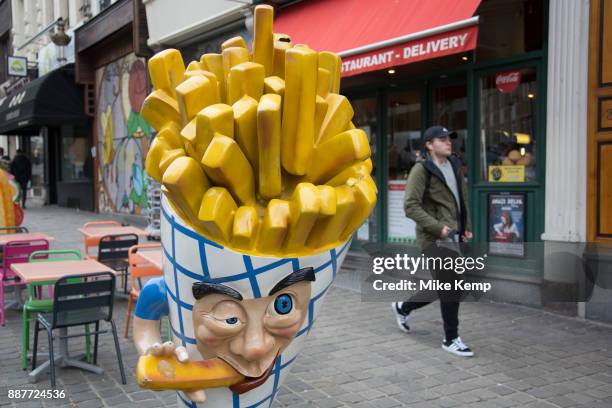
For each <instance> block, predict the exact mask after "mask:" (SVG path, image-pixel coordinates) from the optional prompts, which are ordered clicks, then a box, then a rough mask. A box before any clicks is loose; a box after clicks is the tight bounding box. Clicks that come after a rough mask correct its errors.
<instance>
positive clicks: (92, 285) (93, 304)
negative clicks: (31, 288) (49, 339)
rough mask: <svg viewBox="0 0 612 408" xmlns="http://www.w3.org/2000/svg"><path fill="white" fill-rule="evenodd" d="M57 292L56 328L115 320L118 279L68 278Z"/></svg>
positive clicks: (107, 274)
mask: <svg viewBox="0 0 612 408" xmlns="http://www.w3.org/2000/svg"><path fill="white" fill-rule="evenodd" d="M53 292H54V293H53V320H52V327H53V328H57V327H68V326H74V325H81V324H88V323H93V322H96V321H98V320H106V321H110V320H111V319H112V318H113V300H114V297H115V275H114V274H112V273H110V272H100V273H93V274H92V273H90V274H83V275H76V276H74V275H73V276H64V277H62V278H60V279H58V280H57V282H56V283H55V286H54V291H53Z"/></svg>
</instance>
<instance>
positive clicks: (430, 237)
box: [404, 156, 472, 250]
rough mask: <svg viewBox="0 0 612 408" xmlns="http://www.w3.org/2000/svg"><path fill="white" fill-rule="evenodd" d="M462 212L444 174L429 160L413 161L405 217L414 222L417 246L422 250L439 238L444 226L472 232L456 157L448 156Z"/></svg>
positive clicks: (465, 187) (405, 197)
mask: <svg viewBox="0 0 612 408" xmlns="http://www.w3.org/2000/svg"><path fill="white" fill-rule="evenodd" d="M449 161H450V162H451V165H452V167H453V170H454V173H455V177H456V178H457V186H458V187H459V202H460V203H461V211H460V212H459V211H457V201H456V200H455V196H454V195H453V192H452V191H451V190H450V188H449V187H448V185H447V184H446V180H445V179H444V175H443V174H442V172H441V171H440V169H439V168H438V166H436V165H435V163H434V162H433V161H431V159H427V160H425V161H423V162H419V163H417V164H415V165H414V166H413V167H412V169H411V170H410V174H409V175H408V181H407V183H406V192H405V196H404V210H405V211H406V217H408V218H411V219H413V220H414V222H416V236H417V245H418V246H419V247H420V248H421V249H422V250H423V249H425V248H427V247H428V246H430V245H431V244H433V243H435V242H436V240H439V239H440V233H441V232H442V229H443V228H444V226H445V225H447V226H448V227H449V228H450V229H454V230H457V231H458V232H460V233H461V234H463V232H465V231H466V230H468V231H471V230H472V226H471V223H470V216H469V210H468V198H467V197H468V193H467V186H466V183H465V180H464V178H463V174H462V171H461V165H460V163H459V160H458V159H457V158H456V157H454V156H451V157H449Z"/></svg>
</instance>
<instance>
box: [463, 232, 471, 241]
mask: <svg viewBox="0 0 612 408" xmlns="http://www.w3.org/2000/svg"><path fill="white" fill-rule="evenodd" d="M473 236H474V234H472V231H465V232H464V233H463V237H462V238H463V241H466V242H467V241H470V240H471V239H472V237H473Z"/></svg>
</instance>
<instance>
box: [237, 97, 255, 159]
mask: <svg viewBox="0 0 612 408" xmlns="http://www.w3.org/2000/svg"><path fill="white" fill-rule="evenodd" d="M232 109H233V111H234V136H235V139H236V142H238V146H240V148H241V149H242V152H243V153H244V154H245V155H246V157H247V159H249V162H250V163H251V166H252V167H253V169H257V168H258V167H257V163H258V161H259V153H258V152H257V101H256V100H255V99H253V98H251V97H250V96H248V95H245V96H243V97H242V98H240V99H239V100H238V101H236V103H234V104H233V105H232Z"/></svg>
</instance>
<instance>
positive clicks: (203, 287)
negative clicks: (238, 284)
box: [191, 282, 242, 300]
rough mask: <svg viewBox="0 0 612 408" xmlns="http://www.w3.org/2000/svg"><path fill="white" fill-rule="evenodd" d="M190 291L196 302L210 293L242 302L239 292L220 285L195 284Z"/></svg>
mask: <svg viewBox="0 0 612 408" xmlns="http://www.w3.org/2000/svg"><path fill="white" fill-rule="evenodd" d="M191 291H192V293H193V297H194V298H196V300H200V299H201V298H203V297H204V296H206V295H210V294H212V293H218V294H220V295H226V296H229V297H231V298H234V299H236V300H242V295H241V294H240V292H238V291H237V290H235V289H232V288H230V287H229V286H225V285H222V284H220V283H210V282H195V283H194V284H193V285H192V287H191Z"/></svg>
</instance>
